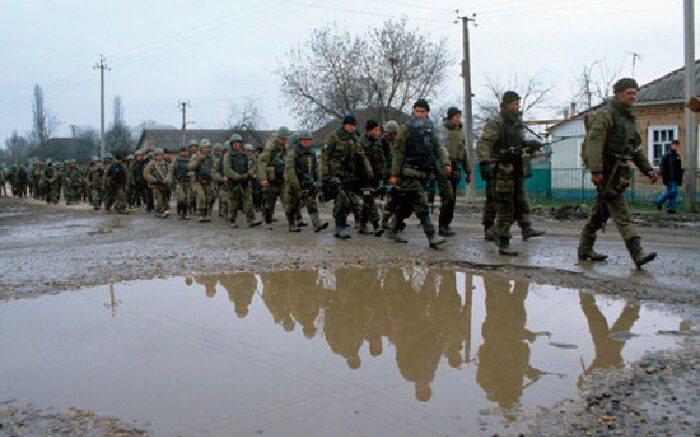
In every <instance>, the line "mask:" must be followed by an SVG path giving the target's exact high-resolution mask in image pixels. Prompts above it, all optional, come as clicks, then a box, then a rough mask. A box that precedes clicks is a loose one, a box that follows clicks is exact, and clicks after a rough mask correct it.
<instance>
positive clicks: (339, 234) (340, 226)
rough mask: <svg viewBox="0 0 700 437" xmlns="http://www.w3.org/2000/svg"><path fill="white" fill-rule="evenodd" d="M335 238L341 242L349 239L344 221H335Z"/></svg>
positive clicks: (338, 219)
mask: <svg viewBox="0 0 700 437" xmlns="http://www.w3.org/2000/svg"><path fill="white" fill-rule="evenodd" d="M335 238H340V239H341V240H347V239H348V238H350V234H348V231H346V230H345V221H344V220H343V219H341V218H336V219H335Z"/></svg>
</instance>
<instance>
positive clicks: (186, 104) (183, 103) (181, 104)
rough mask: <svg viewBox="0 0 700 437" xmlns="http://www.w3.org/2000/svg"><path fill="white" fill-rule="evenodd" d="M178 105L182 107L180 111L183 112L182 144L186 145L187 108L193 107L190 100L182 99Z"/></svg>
mask: <svg viewBox="0 0 700 437" xmlns="http://www.w3.org/2000/svg"><path fill="white" fill-rule="evenodd" d="M177 106H179V107H180V111H181V112H182V144H181V146H184V145H185V130H186V129H187V108H188V107H190V108H191V107H192V105H190V102H189V100H188V101H186V102H183V101H180V102H178V103H177Z"/></svg>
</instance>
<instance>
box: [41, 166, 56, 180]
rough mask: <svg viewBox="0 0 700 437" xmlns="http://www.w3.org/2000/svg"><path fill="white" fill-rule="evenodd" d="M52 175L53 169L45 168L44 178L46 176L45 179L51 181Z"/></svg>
mask: <svg viewBox="0 0 700 437" xmlns="http://www.w3.org/2000/svg"><path fill="white" fill-rule="evenodd" d="M54 174H55V172H54V169H53V167H46V169H44V176H46V178H47V179H51V178H52V177H53V176H54Z"/></svg>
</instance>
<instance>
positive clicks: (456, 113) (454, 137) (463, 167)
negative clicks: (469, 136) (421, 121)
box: [438, 107, 472, 236]
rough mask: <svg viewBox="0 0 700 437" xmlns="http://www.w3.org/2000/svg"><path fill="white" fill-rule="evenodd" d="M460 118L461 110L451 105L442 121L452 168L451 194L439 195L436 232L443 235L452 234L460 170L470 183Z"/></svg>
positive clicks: (470, 175) (468, 165) (469, 163)
mask: <svg viewBox="0 0 700 437" xmlns="http://www.w3.org/2000/svg"><path fill="white" fill-rule="evenodd" d="M461 119H462V112H461V111H460V110H459V109H457V108H455V107H452V108H449V109H448V110H447V117H445V119H444V120H443V123H442V125H443V127H444V129H445V137H446V138H445V147H446V148H447V154H448V156H449V162H450V168H451V169H452V173H450V174H449V175H448V180H449V184H450V187H451V189H452V193H451V194H452V195H451V196H450V197H448V198H445V197H441V200H442V201H441V206H440V217H439V219H438V223H439V226H438V232H439V234H440V235H443V236H451V235H454V232H453V231H452V229H451V228H450V224H451V223H452V218H453V217H454V210H455V202H456V200H457V184H459V182H460V180H461V179H462V172H464V174H465V182H466V183H467V184H469V183H471V178H472V165H471V162H469V156H468V155H467V149H466V141H465V139H464V131H463V130H462V122H461ZM440 195H441V196H442V188H440Z"/></svg>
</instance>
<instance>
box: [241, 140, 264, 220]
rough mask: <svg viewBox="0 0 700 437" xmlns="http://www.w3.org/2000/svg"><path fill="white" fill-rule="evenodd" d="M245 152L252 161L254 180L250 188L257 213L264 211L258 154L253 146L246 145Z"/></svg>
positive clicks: (252, 176)
mask: <svg viewBox="0 0 700 437" xmlns="http://www.w3.org/2000/svg"><path fill="white" fill-rule="evenodd" d="M243 150H245V153H247V154H248V158H250V160H249V161H248V162H250V166H251V168H250V171H249V173H250V175H251V178H252V180H251V181H250V187H251V190H252V193H253V207H254V208H255V210H256V211H262V186H261V185H260V181H259V180H258V153H257V151H256V150H255V148H254V147H253V145H252V144H244V145H243Z"/></svg>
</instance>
